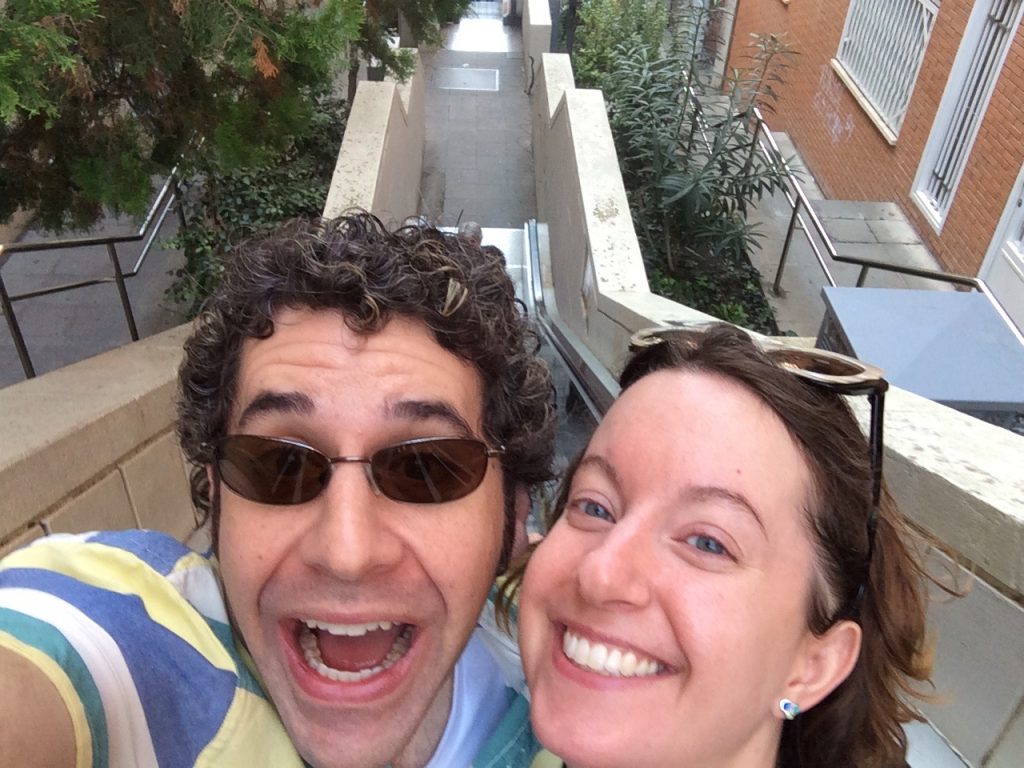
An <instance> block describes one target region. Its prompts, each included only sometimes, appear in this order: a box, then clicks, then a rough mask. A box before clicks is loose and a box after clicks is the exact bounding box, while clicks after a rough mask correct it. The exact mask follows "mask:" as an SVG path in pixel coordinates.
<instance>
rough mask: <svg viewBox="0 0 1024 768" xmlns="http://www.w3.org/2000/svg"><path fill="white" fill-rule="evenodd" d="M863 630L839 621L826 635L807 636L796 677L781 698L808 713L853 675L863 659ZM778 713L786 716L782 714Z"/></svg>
mask: <svg viewBox="0 0 1024 768" xmlns="http://www.w3.org/2000/svg"><path fill="white" fill-rule="evenodd" d="M860 643H861V628H860V625H859V624H857V623H856V622H853V621H839V622H836V623H835V624H834V625H833V626H831V627H829V629H828V631H827V632H825V634H823V635H814V634H812V633H811V632H808V633H807V637H806V639H805V641H804V647H803V649H802V650H801V653H800V657H799V659H798V661H797V664H796V667H795V669H794V671H793V675H792V677H791V678H790V680H789V682H788V683H787V684H786V688H785V690H783V691H782V692H781V693H780V694H779V697H780V698H786V699H790V700H791V701H794V702H796V704H797V705H799V707H800V710H801V711H804V712H806V711H807V710H808V709H810V708H811V707H813V706H815V705H816V704H818V702H820V701H821V700H822V699H824V698H825V697H826V696H828V695H829V694H830V693H832V691H834V690H835V689H836V688H838V687H839V685H840V684H841V683H842V682H843V681H844V680H845V679H846V678H847V677H849V676H850V673H851V672H853V668H854V667H855V666H856V665H857V659H858V658H859V656H860ZM776 714H777V715H779V716H780V717H782V713H781V711H779V710H778V709H776Z"/></svg>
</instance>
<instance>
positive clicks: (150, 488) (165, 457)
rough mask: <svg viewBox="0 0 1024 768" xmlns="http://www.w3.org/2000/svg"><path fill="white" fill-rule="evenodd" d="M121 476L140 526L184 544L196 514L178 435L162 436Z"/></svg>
mask: <svg viewBox="0 0 1024 768" xmlns="http://www.w3.org/2000/svg"><path fill="white" fill-rule="evenodd" d="M121 472H122V473H123V474H124V483H125V487H126V488H127V489H128V496H129V498H130V499H131V502H132V506H133V507H134V509H135V513H136V515H138V518H139V526H140V527H142V528H152V529H155V530H159V531H164V532H166V533H169V534H171V535H172V536H174V537H175V538H177V539H179V540H181V541H184V540H185V539H186V538H187V537H188V535H189V534H190V533H191V532H192V530H193V528H195V514H194V511H193V507H192V501H191V498H190V496H189V488H188V483H187V482H186V481H185V477H184V476H183V474H182V472H181V451H180V450H179V449H178V441H177V439H176V438H175V436H174V434H173V433H172V432H168V433H165V434H163V435H161V436H160V437H159V438H158V439H157V440H155V441H154V442H153V443H152V444H150V445H148V446H146V447H145V448H143V449H142V450H141V451H139V452H138V453H137V454H135V455H134V456H132V457H130V458H128V459H126V460H125V461H124V462H123V463H122V464H121Z"/></svg>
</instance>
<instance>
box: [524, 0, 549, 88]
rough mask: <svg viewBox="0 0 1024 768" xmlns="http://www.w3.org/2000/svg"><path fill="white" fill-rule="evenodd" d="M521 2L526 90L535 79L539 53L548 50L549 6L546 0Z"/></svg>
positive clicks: (525, 0)
mask: <svg viewBox="0 0 1024 768" xmlns="http://www.w3.org/2000/svg"><path fill="white" fill-rule="evenodd" d="M522 2H523V75H524V78H523V82H525V83H526V89H527V91H529V90H531V85H533V84H535V83H536V81H537V72H538V71H539V70H540V59H541V54H543V53H546V52H547V51H549V50H550V45H551V7H550V4H549V3H548V0H522Z"/></svg>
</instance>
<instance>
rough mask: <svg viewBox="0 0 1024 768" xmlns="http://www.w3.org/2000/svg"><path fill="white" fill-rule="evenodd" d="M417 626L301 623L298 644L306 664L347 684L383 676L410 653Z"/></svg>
mask: <svg viewBox="0 0 1024 768" xmlns="http://www.w3.org/2000/svg"><path fill="white" fill-rule="evenodd" d="M414 630H415V626H414V625H412V624H403V623H401V622H394V621H380V622H370V623H367V624H329V623H327V622H324V621H314V620H312V619H306V620H303V621H300V622H299V625H298V641H299V647H300V648H301V649H302V655H303V657H304V658H305V660H306V664H308V665H309V667H310V669H312V670H313V671H315V672H316V673H317V674H319V675H321V676H323V677H326V678H327V679H328V680H334V681H337V682H343V683H356V682H360V681H362V680H366V679H368V678H371V677H373V676H374V675H379V674H380V673H381V672H383V671H384V670H386V669H388V668H389V667H391V666H393V665H394V664H395V663H396V662H397V661H398V660H399V659H401V658H402V657H403V656H404V655H405V654H406V653H407V652H408V650H409V646H410V645H411V643H412V636H413V632H414Z"/></svg>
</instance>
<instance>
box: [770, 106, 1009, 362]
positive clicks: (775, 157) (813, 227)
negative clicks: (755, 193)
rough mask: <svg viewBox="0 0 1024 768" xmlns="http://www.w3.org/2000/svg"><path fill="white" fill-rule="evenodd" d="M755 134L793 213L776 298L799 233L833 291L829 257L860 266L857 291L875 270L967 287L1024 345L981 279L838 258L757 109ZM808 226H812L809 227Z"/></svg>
mask: <svg viewBox="0 0 1024 768" xmlns="http://www.w3.org/2000/svg"><path fill="white" fill-rule="evenodd" d="M752 133H753V143H752V145H751V151H752V152H754V151H760V152H761V153H762V154H763V155H764V156H765V157H766V158H768V159H769V160H771V161H772V162H775V163H778V164H779V165H780V166H781V167H782V168H783V169H784V172H785V177H786V180H787V183H786V184H785V185H783V187H782V190H781V191H782V194H783V196H784V197H785V198H786V202H787V203H788V204H789V207H790V209H791V211H792V213H791V214H790V217H789V224H788V226H787V228H786V238H785V241H784V242H783V245H782V253H781V254H780V255H779V266H778V268H777V269H776V271H775V279H774V280H773V281H772V291H773V292H774V293H775V295H776V296H778V295H779V294H781V292H782V273H783V271H784V270H785V268H786V259H787V257H788V256H789V249H790V246H791V245H792V243H793V235H794V233H795V232H796V231H797V230H798V229H799V230H800V231H801V232H802V233H803V235H804V237H805V238H806V240H807V244H808V245H809V246H810V248H811V251H812V253H813V254H814V258H815V260H816V261H817V262H818V266H819V267H821V271H822V273H823V274H824V276H825V279H826V280H827V281H828V284H829V285H830V286H833V287H834V286H836V285H837V283H836V279H835V277H834V276H833V274H832V271H831V270H830V269H829V265H828V263H826V260H825V259H826V256H827V258H828V259H829V261H830V262H836V263H839V264H855V265H857V266H859V267H860V271H859V272H858V274H857V283H856V286H857V287H858V288H861V287H863V285H864V281H865V280H866V279H867V276H868V273H869V272H870V270H872V269H881V270H884V271H886V272H895V273H897V274H901V275H911V276H913V277H920V278H925V279H927V280H935V281H937V282H941V283H948V284H951V285H960V286H964V287H966V288H970V289H973V290H976V291H978V292H979V293H981V294H983V295H984V296H985V298H986V299H988V301H989V303H990V304H991V305H992V308H993V309H994V310H995V311H996V313H997V314H998V315H999V317H1000V318H1001V319H1002V321H1003V322H1004V323H1005V324H1006V327H1007V328H1009V329H1010V332H1011V333H1013V335H1014V336H1015V337H1016V338H1017V340H1018V341H1019V342H1020V343H1021V344H1022V345H1024V334H1022V333H1021V331H1020V329H1019V328H1017V325H1016V324H1015V323H1014V322H1013V320H1012V319H1011V318H1010V315H1009V314H1008V313H1007V311H1006V309H1005V308H1004V307H1003V305H1002V304H1001V303H1000V302H999V300H998V299H997V298H996V297H995V296H994V295H993V294H992V290H991V289H990V288H989V287H988V284H987V283H986V282H985V281H984V280H982V279H981V278H978V277H969V276H967V275H959V274H956V273H954V272H942V271H939V270H936V269H925V268H924V267H912V266H908V265H902V264H893V263H892V262H888V261H880V260H877V259H869V258H863V257H858V256H841V255H840V254H838V253H837V252H836V248H835V245H833V244H832V240H831V238H829V236H828V233H827V232H825V227H824V225H823V224H822V223H821V219H820V218H818V214H817V213H815V211H814V208H813V207H812V206H811V201H810V200H809V199H808V197H807V193H806V192H804V189H803V186H802V185H801V184H800V181H799V180H798V179H797V178H796V176H795V175H794V174H793V171H792V169H791V168H790V167H789V163H788V162H786V159H785V158H784V157H783V155H782V151H781V150H780V149H779V145H778V144H777V143H776V142H775V137H774V136H772V134H771V129H770V128H769V127H768V124H767V123H766V122H765V120H764V116H763V115H762V114H761V111H760V110H759V109H756V108H755V109H754V126H753V128H752ZM805 214H806V218H805ZM808 222H810V226H808ZM823 251H824V253H823Z"/></svg>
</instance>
